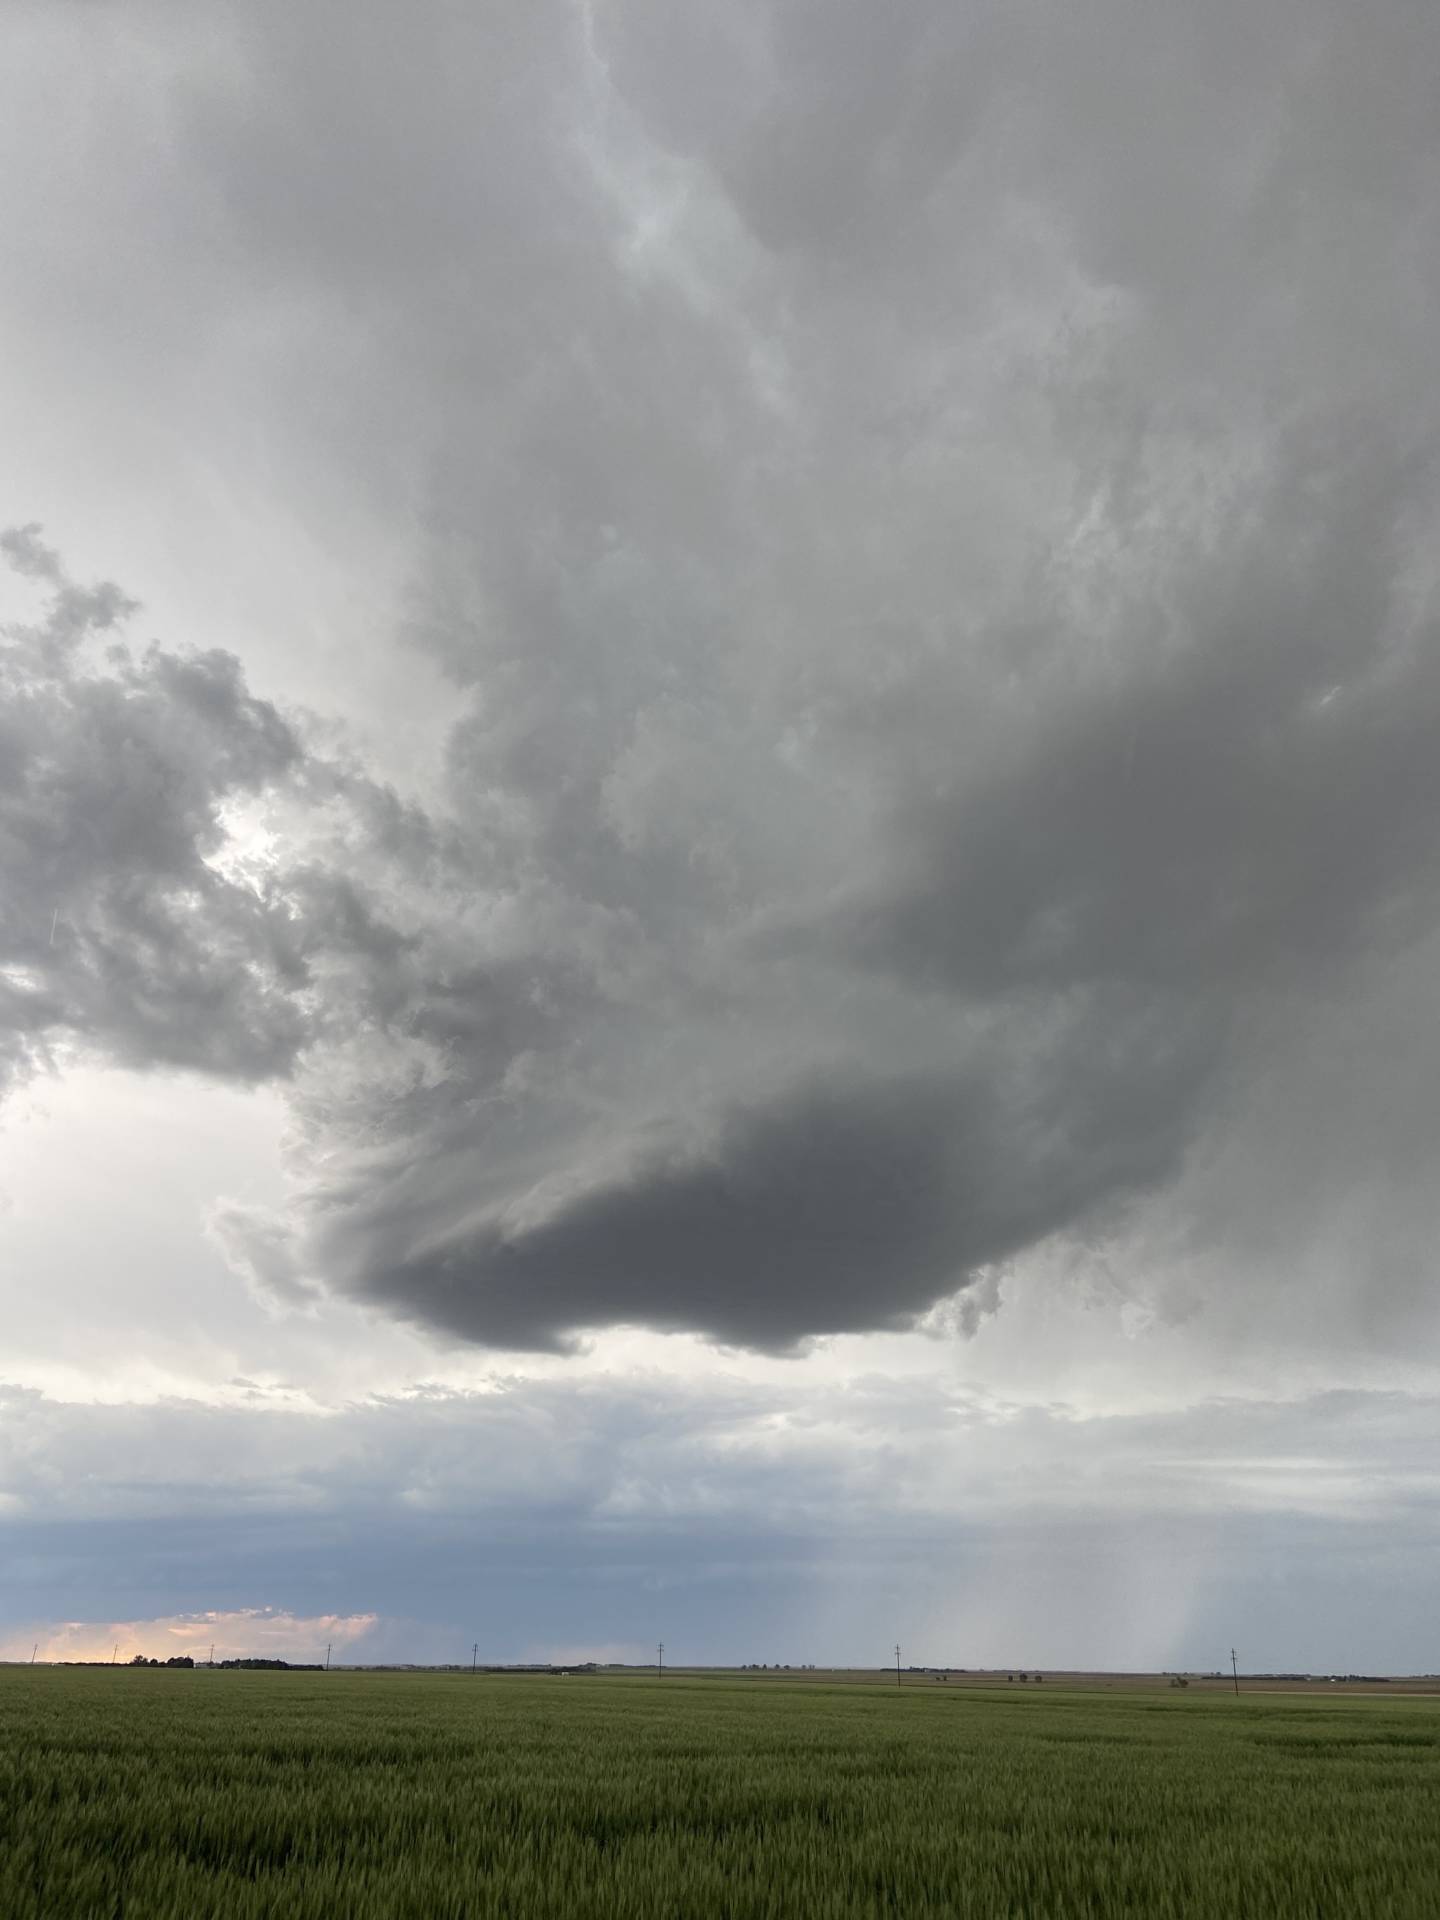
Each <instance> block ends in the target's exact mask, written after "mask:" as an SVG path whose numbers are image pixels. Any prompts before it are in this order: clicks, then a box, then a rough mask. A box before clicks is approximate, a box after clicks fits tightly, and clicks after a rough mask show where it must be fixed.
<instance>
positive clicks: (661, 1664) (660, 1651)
mask: <svg viewBox="0 0 1440 1920" xmlns="http://www.w3.org/2000/svg"><path fill="white" fill-rule="evenodd" d="M655 1654H656V1664H655V1678H656V1679H657V1680H663V1679H664V1678H665V1642H664V1641H663V1640H662V1641H661V1642H660V1644H659V1646H658V1647H656V1649H655Z"/></svg>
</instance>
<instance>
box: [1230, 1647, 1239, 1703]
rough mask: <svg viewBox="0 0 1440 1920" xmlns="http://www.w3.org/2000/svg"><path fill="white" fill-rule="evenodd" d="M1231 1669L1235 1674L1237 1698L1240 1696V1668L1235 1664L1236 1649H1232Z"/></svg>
mask: <svg viewBox="0 0 1440 1920" xmlns="http://www.w3.org/2000/svg"><path fill="white" fill-rule="evenodd" d="M1230 1671H1231V1673H1232V1674H1233V1675H1234V1676H1235V1698H1236V1699H1237V1700H1238V1699H1239V1698H1240V1669H1239V1667H1237V1666H1236V1664H1235V1649H1234V1647H1231V1649H1230Z"/></svg>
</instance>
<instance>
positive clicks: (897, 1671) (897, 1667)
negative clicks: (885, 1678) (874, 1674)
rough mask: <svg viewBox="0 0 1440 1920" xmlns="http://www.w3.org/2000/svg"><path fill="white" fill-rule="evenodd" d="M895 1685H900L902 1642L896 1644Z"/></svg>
mask: <svg viewBox="0 0 1440 1920" xmlns="http://www.w3.org/2000/svg"><path fill="white" fill-rule="evenodd" d="M895 1684H896V1686H897V1687H898V1686H899V1685H900V1642H899V1641H898V1640H897V1641H896V1642H895Z"/></svg>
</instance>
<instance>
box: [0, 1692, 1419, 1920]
mask: <svg viewBox="0 0 1440 1920" xmlns="http://www.w3.org/2000/svg"><path fill="white" fill-rule="evenodd" d="M1437 1732H1440V1703H1437V1702H1436V1701H1435V1700H1427V1699H1417V1700H1405V1699H1394V1700H1379V1701H1375V1700H1359V1699H1347V1700H1333V1699H1332V1700H1326V1699H1321V1698H1316V1697H1313V1696H1290V1697H1284V1696H1280V1697H1273V1698H1261V1697H1258V1696H1252V1697H1249V1698H1243V1699H1240V1700H1236V1699H1234V1698H1233V1697H1232V1698H1226V1697H1225V1696H1224V1695H1220V1694H1211V1695H1199V1696H1196V1695H1193V1694H1190V1695H1187V1694H1183V1693H1178V1694H1174V1695H1165V1694H1143V1693H1138V1692H1137V1693H1128V1694H1127V1693H1123V1692H1112V1693H1082V1692H1078V1691H1077V1692H1073V1693H1067V1692H1062V1691H1061V1690H1060V1689H1059V1688H1057V1689H1056V1690H1055V1691H1054V1692H1053V1693H1052V1692H1051V1691H1050V1690H1049V1689H1048V1688H1047V1689H1046V1690H1045V1692H1044V1693H1043V1695H1042V1694H1040V1693H1039V1692H1035V1693H1026V1694H1021V1693H1019V1692H1018V1691H1016V1692H1014V1693H1010V1692H1004V1693H1000V1692H995V1691H991V1692H988V1693H987V1692H984V1691H979V1690H976V1691H967V1690H966V1689H964V1688H963V1687H948V1688H936V1689H930V1690H924V1689H918V1688H917V1689H916V1690H914V1691H913V1692H912V1691H906V1690H890V1689H886V1688H881V1687H875V1686H868V1687H867V1686H844V1685H833V1686H832V1685H825V1684H814V1683H810V1684H797V1685H794V1686H789V1685H775V1684H770V1685H757V1684H755V1683H754V1682H747V1681H744V1680H739V1679H734V1680H727V1679H701V1678H689V1677H685V1676H677V1677H675V1678H673V1679H672V1678H670V1677H669V1676H667V1677H666V1678H665V1679H664V1680H663V1681H656V1680H655V1679H653V1678H651V1679H648V1680H647V1679H644V1678H642V1677H640V1676H634V1675H632V1676H626V1677H620V1676H608V1675H598V1676H593V1677H579V1676H577V1677H573V1678H569V1679H560V1678H558V1677H555V1678H551V1677H539V1678H530V1677H525V1678H520V1677H511V1676H503V1675H500V1676H487V1675H483V1674H482V1675H479V1676H474V1677H472V1676H471V1675H469V1674H453V1673H452V1674H438V1673H437V1674H413V1675H411V1674H346V1673H329V1674H322V1673H279V1674H273V1673H269V1674H267V1673H247V1672H208V1671H205V1670H203V1669H200V1670H196V1671H194V1672H188V1671H186V1672H181V1671H135V1672H127V1671H126V1670H124V1669H116V1670H115V1671H105V1670H103V1669H102V1670H98V1671H95V1670H70V1671H65V1670H61V1669H55V1670H49V1671H47V1670H44V1669H40V1670H26V1669H23V1668H22V1669H10V1670H3V1671H0V1914H3V1916H4V1920H30V1917H31V1916H33V1917H34V1920H62V1917H63V1916H69V1915H85V1916H90V1915H94V1916H104V1917H105V1920H120V1916H129V1920H160V1917H161V1916H164V1920H202V1917H203V1916H208V1915H225V1916H231V1915H236V1916H239V1915H244V1916H254V1920H261V1916H264V1920H290V1917H291V1916H293V1917H294V1920H301V1916H303V1917H304V1920H334V1917H335V1916H342V1917H343V1920H372V1917H373V1920H381V1917H382V1916H384V1920H393V1917H394V1916H414V1920H441V1917H443V1916H456V1920H458V1917H459V1916H462V1915H463V1916H466V1917H467V1920H469V1917H470V1916H476V1915H492V1914H493V1915H501V1914H503V1915H507V1916H520V1915H531V1914H536V1915H555V1916H557V1917H558V1916H574V1915H582V1916H583V1915H637V1916H639V1915H644V1916H650V1915H654V1916H661V1915H664V1916H667V1917H668V1916H685V1915H711V1914H713V1915H725V1916H746V1915H787V1916H806V1915H819V1916H824V1915H846V1916H850V1915H863V1914H892V1913H906V1914H966V1915H971V1914H973V1915H985V1916H994V1915H1017V1916H1018V1915H1027V1916H1032V1915H1048V1914H1063V1915H1070V1914H1137V1915H1147V1916H1164V1915H1185V1916H1201V1915H1215V1916H1222V1915H1223V1916H1226V1917H1227V1920H1231V1917H1232V1916H1236V1915H1242V1916H1243V1915H1285V1916H1289V1915H1306V1916H1322V1915H1323V1916H1331V1915H1333V1916H1335V1917H1336V1920H1341V1917H1342V1916H1343V1917H1344V1920H1354V1916H1365V1915H1377V1914H1379V1915H1409V1914H1413V1915H1417V1916H1418V1915H1424V1916H1426V1917H1427V1920H1433V1916H1435V1915H1436V1914H1440V1739H1437Z"/></svg>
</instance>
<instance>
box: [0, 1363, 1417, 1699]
mask: <svg viewBox="0 0 1440 1920" xmlns="http://www.w3.org/2000/svg"><path fill="white" fill-rule="evenodd" d="M0 1406H3V1410H4V1414H5V1418H4V1421H3V1423H0V1497H3V1511H4V1516H5V1517H4V1527H5V1534H6V1541H7V1549H8V1558H7V1569H8V1570H10V1573H11V1577H10V1578H9V1579H7V1582H6V1587H5V1593H4V1596H3V1601H0V1637H4V1638H9V1639H12V1640H15V1641H18V1640H19V1637H20V1635H19V1631H18V1629H19V1627H20V1623H22V1622H26V1621H29V1620H36V1621H46V1620H55V1619H57V1618H58V1619H91V1620H94V1619H106V1618H133V1617H135V1616H136V1615H147V1614H169V1613H174V1612H177V1611H179V1612H188V1611H201V1610H205V1609H209V1608H232V1607H254V1606H277V1607H281V1608H286V1609H292V1610H294V1611H296V1612H298V1613H325V1612H336V1611H342V1612H347V1613H353V1612H356V1611H361V1610H363V1611H371V1610H373V1611H376V1612H378V1613H380V1614H381V1615H383V1616H385V1617H386V1620H387V1624H388V1629H389V1630H388V1635H387V1644H386V1653H387V1655H388V1657H391V1658H399V1659H413V1658H422V1659H423V1658H430V1659H450V1658H454V1657H455V1654H456V1643H457V1642H458V1643H459V1645H460V1646H461V1647H467V1648H468V1646H469V1645H470V1644H471V1642H472V1641H473V1640H474V1639H475V1638H476V1637H477V1636H478V1637H480V1638H481V1639H482V1646H483V1647H484V1649H485V1651H487V1652H490V1653H491V1654H492V1657H497V1658H524V1657H526V1656H527V1654H528V1655H530V1657H534V1649H535V1648H536V1645H537V1642H539V1643H540V1644H544V1642H545V1641H546V1640H547V1639H548V1640H549V1641H550V1643H551V1644H558V1645H566V1644H568V1645H572V1646H573V1645H574V1644H576V1642H577V1640H579V1641H584V1640H585V1639H587V1638H588V1639H590V1640H591V1641H592V1643H593V1642H594V1641H596V1640H600V1641H619V1642H623V1643H626V1644H628V1645H631V1646H633V1645H634V1644H635V1643H636V1642H637V1641H638V1642H640V1643H641V1644H642V1645H643V1644H644V1643H646V1642H647V1641H648V1642H649V1643H650V1644H653V1641H654V1639H655V1638H657V1637H659V1636H660V1635H662V1634H663V1635H664V1637H665V1639H666V1642H667V1645H675V1644H677V1643H678V1646H679V1647H680V1648H681V1649H683V1651H681V1652H680V1654H679V1657H680V1658H682V1659H696V1660H715V1661H722V1660H735V1659H768V1660H777V1659H791V1660H807V1659H817V1660H821V1661H825V1660H835V1661H839V1662H846V1663H848V1662H850V1661H856V1660H858V1661H864V1662H867V1663H874V1664H878V1662H879V1659H880V1657H881V1656H882V1654H883V1651H884V1649H885V1648H886V1647H887V1646H888V1645H889V1644H890V1642H891V1640H892V1639H893V1637H894V1635H895V1634H897V1633H899V1634H901V1635H902V1636H903V1638H904V1640H905V1644H906V1645H907V1647H910V1648H912V1649H913V1652H914V1657H916V1658H917V1659H919V1660H926V1659H932V1660H943V1661H945V1662H947V1663H951V1662H953V1663H956V1664H959V1663H962V1662H963V1663H965V1664H972V1665H974V1664H979V1663H981V1662H982V1661H985V1662H994V1661H997V1660H998V1661H1004V1660H1006V1659H1023V1660H1024V1661H1025V1662H1026V1663H1027V1664H1029V1663H1031V1662H1044V1663H1046V1664H1055V1665H1059V1664H1066V1663H1071V1662H1079V1663H1082V1664H1088V1663H1091V1662H1098V1663H1101V1664H1113V1665H1116V1666H1125V1667H1132V1668H1133V1667H1136V1666H1142V1667H1143V1666H1145V1665H1147V1664H1153V1665H1154V1666H1156V1667H1160V1666H1172V1665H1173V1666H1204V1667H1213V1666H1214V1665H1216V1664H1217V1663H1218V1661H1219V1659H1220V1658H1221V1657H1222V1655H1223V1653H1224V1651H1225V1650H1226V1649H1228V1647H1229V1646H1230V1644H1231V1642H1232V1639H1233V1638H1234V1633H1233V1631H1232V1629H1233V1623H1234V1620H1235V1619H1236V1618H1237V1617H1238V1618H1242V1619H1244V1620H1245V1622H1246V1642H1245V1645H1246V1649H1247V1654H1246V1660H1247V1664H1250V1665H1253V1666H1257V1667H1264V1666H1274V1667H1283V1668H1287V1669H1293V1668H1294V1667H1297V1666H1299V1667H1306V1666H1314V1667H1315V1668H1316V1669H1318V1670H1321V1671H1325V1670H1334V1669H1336V1668H1339V1669H1340V1670H1342V1671H1343V1670H1351V1669H1354V1668H1357V1667H1358V1668H1363V1669H1366V1670H1371V1671H1374V1670H1379V1671H1396V1670H1399V1671H1404V1670H1415V1669H1424V1668H1426V1667H1427V1665H1428V1664H1429V1661H1430V1654H1429V1651H1428V1649H1429V1648H1430V1647H1431V1645H1432V1644H1433V1642H1432V1637H1431V1635H1432V1628H1431V1624H1430V1614H1431V1612H1432V1611H1433V1609H1431V1608H1430V1607H1429V1605H1428V1602H1429V1599H1430V1595H1431V1594H1432V1593H1433V1586H1434V1576H1435V1562H1436V1554H1435V1547H1434V1539H1435V1528H1434V1517H1435V1509H1436V1498H1437V1484H1436V1472H1435V1464H1434V1463H1435V1439H1436V1404H1435V1401H1434V1400H1433V1398H1426V1397H1424V1396H1420V1395H1410V1394H1403V1393H1331V1394H1319V1395H1310V1396H1305V1397H1303V1398H1300V1399H1297V1400H1294V1401H1280V1400H1251V1401H1246V1400H1238V1399H1229V1400H1221V1401H1209V1402H1206V1403H1204V1404H1200V1405H1196V1406H1191V1407H1184V1408H1179V1409H1175V1410H1172V1411H1169V1412H1166V1413H1149V1414H1132V1415H1128V1416H1124V1417H1118V1416H1111V1417H1105V1418H1090V1419H1084V1418H1079V1417H1077V1416H1076V1415H1075V1413H1074V1412H1073V1411H1072V1410H1070V1409H1067V1408H1064V1407H1056V1406H1050V1407H1048V1408H1033V1407H1032V1408H1024V1407H1017V1406H1014V1405H1007V1404H1004V1403H995V1402H993V1401H990V1400H988V1399H987V1398H986V1397H985V1396H984V1395H977V1394H975V1393H974V1392H966V1391H963V1390H961V1389H959V1388H957V1387H956V1385H955V1384H954V1383H953V1382H945V1381H939V1380H936V1379H933V1378H923V1377H922V1378H917V1379H911V1380H909V1381H904V1382H898V1381H876V1380H869V1381H857V1382H853V1383H851V1384H849V1385H847V1386H844V1387H839V1386H834V1387H829V1388H826V1387H815V1386H811V1387H809V1388H803V1389H802V1388H800V1387H798V1386H794V1387H791V1388H788V1389H787V1388H779V1387H774V1386H770V1387H766V1386H761V1385H757V1384H754V1383H742V1382H738V1381H735V1380H730V1379H726V1378H724V1377H723V1375H719V1374H713V1373H712V1375H711V1376H710V1378H709V1379H707V1381H706V1382H705V1383H703V1385H695V1386H692V1387H690V1388H685V1387H682V1386H680V1385H678V1384H677V1383H675V1382H673V1381H671V1382H664V1383H662V1382H656V1381H653V1380H645V1379H644V1378H636V1377H627V1378H611V1379H608V1380H592V1381H589V1382H585V1381H577V1380H575V1379H572V1378H566V1379H563V1380H555V1381H551V1382H548V1383H542V1382H537V1381H528V1382H527V1381H517V1380H495V1381H492V1382H491V1383H490V1386H489V1389H488V1390H487V1391H485V1392H483V1393H474V1394H456V1393H443V1392H439V1391H436V1390H430V1391H426V1390H423V1389H422V1390H417V1391H416V1392H413V1393H410V1394H407V1395H405V1396H403V1397H400V1398H396V1399H390V1400H367V1401H365V1402H363V1403H359V1404H351V1405H349V1406H346V1407H343V1408H336V1409H332V1410H329V1411H327V1412H326V1413H324V1414H321V1413H314V1412H311V1413H304V1412H298V1411H296V1410H294V1409H293V1408H286V1407H284V1406H283V1405H278V1404H277V1405H273V1406H271V1407H269V1408H260V1407H257V1406H254V1405H249V1406H247V1407H245V1408H244V1409H238V1408H234V1407H228V1408H227V1407H202V1406H197V1405H194V1404H186V1403H183V1402H174V1401H172V1402H170V1403H168V1404H165V1405H161V1406H153V1407H138V1406H125V1407H115V1406H75V1405H67V1404H64V1403H62V1402H58V1401H56V1400H53V1399H47V1398H46V1397H45V1396H43V1395H40V1394H35V1393H24V1392H15V1391H14V1390H10V1391H5V1390H3V1389H0ZM117 1463H122V1464H118V1465H117ZM177 1463H178V1468H177ZM1057 1591H1060V1592H1063V1593H1064V1595H1065V1597H1066V1603H1065V1605H1064V1607H1063V1608H1057V1607H1056V1605H1055V1602H1054V1595H1055V1593H1056V1592H1057ZM7 1627H9V1628H10V1629H11V1632H10V1633H9V1634H4V1633H3V1629H5V1628H7ZM28 1646H29V1643H28V1642H26V1643H25V1651H26V1652H28Z"/></svg>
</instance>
